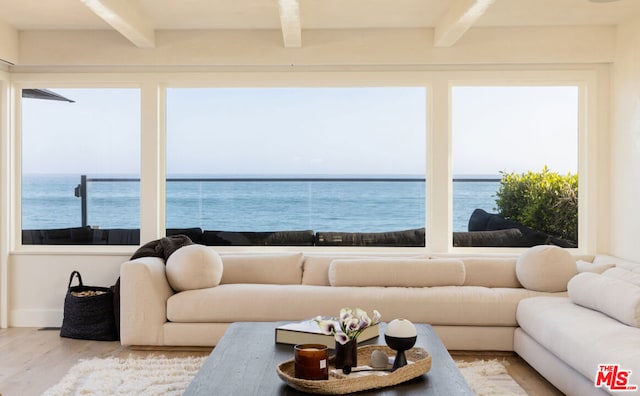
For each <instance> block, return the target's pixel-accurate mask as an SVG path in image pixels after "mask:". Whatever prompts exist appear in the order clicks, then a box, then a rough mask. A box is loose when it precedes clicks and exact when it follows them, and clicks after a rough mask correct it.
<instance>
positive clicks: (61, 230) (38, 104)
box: [21, 88, 140, 245]
mask: <svg viewBox="0 0 640 396" xmlns="http://www.w3.org/2000/svg"><path fill="white" fill-rule="evenodd" d="M21 109H22V119H21V125H22V200H21V206H22V218H21V223H22V243H23V244H27V245H28V244H125V245H127V244H135V245H137V244H138V243H139V239H140V237H139V235H140V231H139V229H140V183H139V181H138V180H139V177H140V92H139V90H138V89H117V88H82V89H42V88H39V89H35V88H33V89H23V90H22V104H21Z"/></svg>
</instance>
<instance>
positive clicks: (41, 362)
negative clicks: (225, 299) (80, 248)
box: [0, 328, 562, 396]
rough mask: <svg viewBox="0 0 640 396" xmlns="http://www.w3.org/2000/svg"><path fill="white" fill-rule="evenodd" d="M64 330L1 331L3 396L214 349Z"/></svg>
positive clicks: (508, 358) (537, 383) (541, 389)
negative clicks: (83, 368)
mask: <svg viewBox="0 0 640 396" xmlns="http://www.w3.org/2000/svg"><path fill="white" fill-rule="evenodd" d="M59 334H60V333H59V330H38V329H34V328H11V329H0V395H2V396H30V395H40V394H42V392H44V391H45V390H46V389H48V388H49V387H51V386H52V385H54V384H56V383H57V382H58V381H60V379H61V378H62V377H63V376H64V375H65V373H66V372H67V370H69V368H71V366H73V365H74V364H75V363H77V362H78V361H79V360H81V359H91V358H94V357H120V358H126V357H129V356H134V357H144V356H149V355H164V356H169V357H177V356H206V355H208V354H209V353H210V352H211V348H188V349H185V348H165V349H160V350H158V349H148V348H145V349H144V350H143V349H140V348H136V349H131V348H127V347H123V346H121V345H120V343H119V342H117V341H114V342H105V341H85V340H72V339H68V338H62V337H60V335H59ZM452 356H453V357H454V359H456V360H481V359H498V360H500V361H504V362H506V367H507V370H508V371H509V373H510V374H511V376H512V377H513V378H514V379H515V380H516V381H517V382H518V383H519V384H520V385H521V386H522V387H523V388H524V389H525V390H526V391H527V392H528V393H529V394H530V395H540V396H546V395H562V393H561V392H559V391H558V390H557V389H555V388H554V387H553V386H552V385H551V384H549V383H548V382H547V381H546V380H545V379H544V378H542V377H541V376H540V375H538V374H537V373H536V372H535V370H533V369H532V368H531V367H530V366H529V365H528V364H527V363H526V362H524V361H523V360H522V359H520V358H519V357H518V356H517V355H515V354H513V353H505V352H490V353H485V352H481V353H480V352H453V353H452Z"/></svg>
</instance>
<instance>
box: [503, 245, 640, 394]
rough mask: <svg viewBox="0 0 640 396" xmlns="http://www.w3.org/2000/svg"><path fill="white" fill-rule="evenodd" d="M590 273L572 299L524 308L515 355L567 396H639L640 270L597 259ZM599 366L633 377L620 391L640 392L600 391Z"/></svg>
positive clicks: (579, 280)
mask: <svg viewBox="0 0 640 396" xmlns="http://www.w3.org/2000/svg"><path fill="white" fill-rule="evenodd" d="M579 264H584V263H580V262H579ZM590 267H591V268H592V269H593V271H594V273H589V272H587V273H580V274H578V275H576V276H575V277H573V278H572V279H571V280H570V281H569V284H568V296H567V297H562V298H549V297H536V298H530V299H526V300H523V301H521V302H520V304H519V305H518V310H517V321H518V324H519V326H520V327H519V328H518V329H517V330H516V332H515V339H514V350H515V352H517V353H518V354H519V355H520V356H521V357H522V358H523V359H524V360H526V361H527V362H528V363H529V364H530V365H531V366H533V367H534V368H535V369H536V370H537V371H538V372H540V373H541V374H542V375H543V376H544V377H545V378H547V379H548V380H549V381H550V382H551V383H552V384H553V385H555V386H556V387H557V388H558V389H560V390H561V391H562V392H564V393H566V394H567V395H576V396H578V395H579V396H585V395H586V396H588V395H606V394H620V395H622V394H624V395H631V394H634V395H637V394H640V329H639V328H638V327H640V264H637V263H631V262H628V261H625V260H621V259H618V258H615V257H609V256H596V257H595V259H594V260H593V262H592V263H591V265H590ZM600 365H614V366H615V365H617V366H618V367H619V370H620V371H623V370H624V371H630V375H629V376H628V378H627V381H626V383H625V381H624V380H623V378H616V380H620V382H619V383H618V384H617V386H618V387H619V388H622V387H626V386H637V387H638V388H637V389H636V390H635V391H627V390H622V389H619V390H615V389H613V388H615V387H616V386H615V385H614V386H613V387H612V386H607V384H606V381H601V383H600V386H598V387H596V380H597V378H598V371H599V366H600ZM602 375H603V376H606V375H607V373H606V372H604V373H603V374H602ZM602 378H603V377H601V379H602ZM612 378H613V377H612ZM609 385H611V384H609Z"/></svg>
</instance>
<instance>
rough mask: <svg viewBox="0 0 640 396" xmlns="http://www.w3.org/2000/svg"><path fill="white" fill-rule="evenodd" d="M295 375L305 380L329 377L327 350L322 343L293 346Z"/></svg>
mask: <svg viewBox="0 0 640 396" xmlns="http://www.w3.org/2000/svg"><path fill="white" fill-rule="evenodd" d="M293 351H294V367H295V376H296V378H300V379H307V380H326V379H329V367H328V365H327V359H328V358H329V351H328V350H327V346H326V345H322V344H298V345H296V346H295V347H293Z"/></svg>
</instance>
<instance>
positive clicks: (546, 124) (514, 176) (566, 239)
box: [452, 86, 579, 247]
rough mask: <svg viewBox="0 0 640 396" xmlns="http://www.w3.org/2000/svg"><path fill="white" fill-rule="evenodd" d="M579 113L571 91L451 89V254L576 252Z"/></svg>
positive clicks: (551, 88)
mask: <svg viewBox="0 0 640 396" xmlns="http://www.w3.org/2000/svg"><path fill="white" fill-rule="evenodd" d="M578 110H579V89H578V87H577V86H455V87H453V88H452V130H453V136H452V140H453V150H452V151H453V196H452V199H453V231H454V246H493V247H495V246H504V247H525V246H532V245H537V244H549V243H551V244H558V245H560V246H563V247H577V241H578V235H577V218H578V205H577V201H578V196H577V188H578V185H577V170H578V120H579V116H578ZM469 232H470V233H469Z"/></svg>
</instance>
